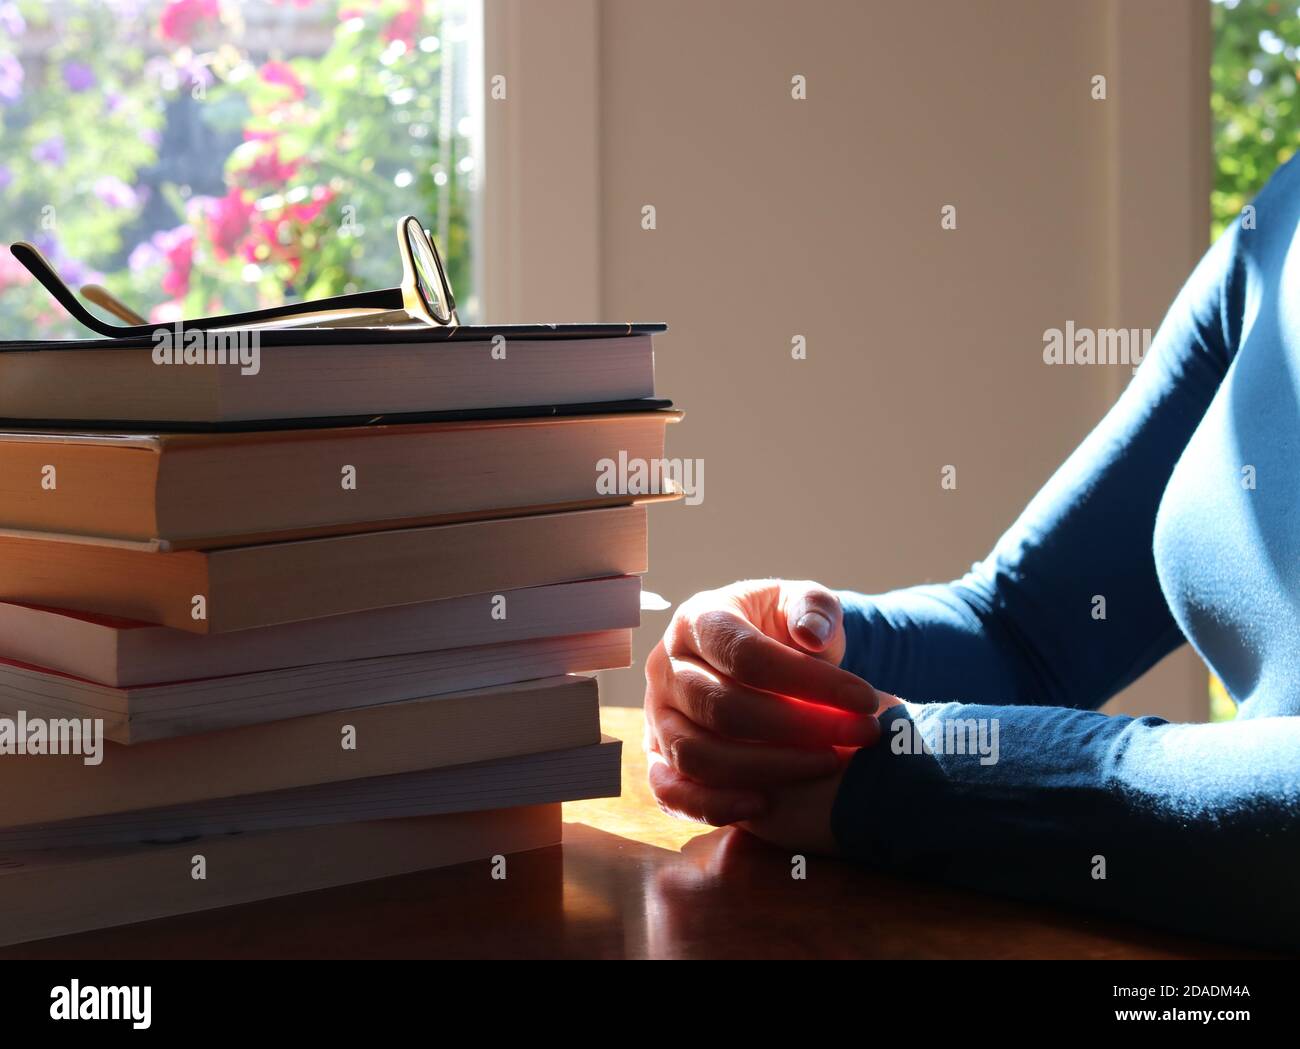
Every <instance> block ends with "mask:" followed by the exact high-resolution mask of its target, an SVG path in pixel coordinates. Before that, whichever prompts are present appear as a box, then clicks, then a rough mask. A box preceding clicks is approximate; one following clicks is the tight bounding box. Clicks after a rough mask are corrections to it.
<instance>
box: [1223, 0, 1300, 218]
mask: <svg viewBox="0 0 1300 1049" xmlns="http://www.w3.org/2000/svg"><path fill="white" fill-rule="evenodd" d="M1211 17H1212V19H1213V24H1214V56H1213V59H1212V60H1211V64H1210V91H1211V95H1210V110H1211V113H1212V114H1213V119H1214V172H1215V174H1214V191H1213V193H1212V194H1211V199H1210V205H1211V214H1212V222H1213V228H1212V230H1211V233H1212V236H1214V237H1217V236H1218V235H1219V234H1220V233H1222V232H1223V230H1224V228H1225V227H1227V225H1228V224H1229V223H1231V222H1233V221H1235V220H1236V219H1237V218H1239V217H1240V215H1241V209H1242V208H1243V207H1245V205H1246V204H1248V203H1250V200H1251V198H1252V197H1254V195H1255V194H1256V193H1258V192H1259V190H1260V188H1261V187H1262V186H1263V185H1264V183H1265V182H1267V181H1268V177H1269V176H1270V175H1271V174H1272V173H1273V171H1274V170H1275V169H1276V168H1277V167H1278V165H1279V164H1283V163H1285V162H1286V161H1287V160H1289V159H1290V158H1291V155H1292V154H1293V153H1295V151H1296V149H1297V147H1300V97H1298V96H1300V64H1297V55H1298V54H1300V5H1297V3H1296V2H1295V0H1292V2H1291V3H1289V4H1284V3H1279V2H1278V0H1212V3H1211Z"/></svg>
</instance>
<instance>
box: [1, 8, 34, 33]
mask: <svg viewBox="0 0 1300 1049" xmlns="http://www.w3.org/2000/svg"><path fill="white" fill-rule="evenodd" d="M0 29H3V30H4V31H5V32H6V33H8V34H9V36H11V37H18V36H22V35H23V34H24V33H25V32H27V21H26V19H24V18H23V13H22V12H21V11H19V10H18V5H17V4H15V3H5V4H0Z"/></svg>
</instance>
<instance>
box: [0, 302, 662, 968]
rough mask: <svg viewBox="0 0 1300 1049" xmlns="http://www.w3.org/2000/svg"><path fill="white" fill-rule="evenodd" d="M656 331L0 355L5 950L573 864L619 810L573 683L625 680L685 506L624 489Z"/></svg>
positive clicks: (527, 330)
mask: <svg viewBox="0 0 1300 1049" xmlns="http://www.w3.org/2000/svg"><path fill="white" fill-rule="evenodd" d="M659 330H662V326H659V325H642V326H619V327H617V328H611V327H609V326H594V325H593V326H575V327H570V328H563V327H533V326H530V327H510V328H502V329H492V330H484V329H478V330H475V329H458V330H455V331H452V332H450V333H447V332H438V333H437V336H438V337H437V338H432V337H431V336H430V334H429V332H428V329H423V330H422V331H418V332H410V331H406V330H400V331H392V332H383V331H379V330H373V329H369V330H365V331H352V332H350V333H344V332H339V331H329V332H323V331H321V330H319V329H317V330H315V331H311V330H296V331H277V332H271V331H268V332H262V333H258V335H257V336H251V335H250V336H249V337H250V338H256V339H257V342H258V343H259V346H258V355H259V360H258V361H257V366H256V368H255V369H250V368H248V367H243V368H241V367H240V366H239V365H238V363H234V364H232V363H217V362H213V361H212V360H210V359H209V360H196V361H195V362H194V363H192V364H189V365H186V364H183V363H179V362H171V363H162V364H160V363H158V359H157V355H156V354H155V353H153V352H152V348H151V347H150V345H149V343H148V341H146V340H142V339H135V340H129V339H121V340H105V341H100V342H95V343H84V342H82V343H61V344H49V343H23V344H13V343H10V344H4V345H0V420H2V421H3V427H4V430H5V432H3V433H0V893H3V894H4V897H5V901H6V902H5V906H4V908H3V909H0V943H15V942H21V941H24V940H30V939H36V938H44V937H48V936H54V935H60V934H63V933H67V932H72V931H77V930H82V929H87V928H93V927H100V926H107V925H117V924H124V923H128V922H135V921H141V920H145V919H150V918H156V917H162V916H165V915H169V914H175V913H180V912H184V911H192V910H200V909H206V908H211V907H218V906H225V905H229V904H234V903H240V902H246V901H250V900H254V899H261V898H266V897H271V896H277V895H284V894H288V893H294V892H302V891H309V890H314V889H319V888H325V887H329V886H334V885H339V884H344V883H348V882H353V881H360V880H367V879H372V878H378V877H386V876H389V875H395V874H401V873H407V872H410V871H415V870H420V869H425V868H429V867H434V866H439V865H444V864H451V863H460V862H466V861H470V860H476V859H489V858H495V857H500V856H506V855H508V854H509V853H512V852H518V851H521V850H526V849H532V848H538V847H542V846H547V845H554V844H557V843H558V842H559V840H560V827H561V824H560V809H559V805H560V803H561V802H563V801H569V800H575V799H579V798H590V797H607V796H612V795H616V794H617V793H618V790H619V756H620V755H619V743H618V742H617V741H613V740H609V739H602V737H601V733H600V723H599V711H598V696H597V684H596V680H595V678H593V677H590V676H584V675H588V674H590V673H591V672H594V671H599V670H604V669H612V668H617V667H625V666H627V665H629V663H630V662H631V630H632V628H633V627H635V626H636V625H637V624H638V622H639V616H640V580H639V575H640V574H641V573H643V572H644V571H645V570H646V567H647V565H646V516H647V507H646V505H645V504H646V502H648V501H651V500H652V499H654V498H671V497H672V496H673V494H674V493H672V492H662V491H638V490H628V488H629V486H628V485H626V484H614V485H610V484H609V483H608V479H609V471H610V466H611V464H623V468H625V466H626V464H627V463H659V462H662V461H663V455H664V438H665V430H666V425H667V424H668V423H669V422H672V421H675V420H676V419H677V418H678V417H679V413H677V412H674V411H672V410H670V407H669V405H668V402H666V401H662V400H655V399H654V396H655V391H654V373H653V354H652V348H651V337H652V335H653V333H654V332H656V331H659ZM245 334H248V333H245ZM503 345H504V346H505V350H504V353H503V352H501V347H502V346H503ZM244 360H245V363H247V357H245V358H244ZM602 478H604V480H605V481H606V483H603V484H602V483H601V479H602ZM631 487H632V488H635V485H633V486H631ZM485 876H486V875H485Z"/></svg>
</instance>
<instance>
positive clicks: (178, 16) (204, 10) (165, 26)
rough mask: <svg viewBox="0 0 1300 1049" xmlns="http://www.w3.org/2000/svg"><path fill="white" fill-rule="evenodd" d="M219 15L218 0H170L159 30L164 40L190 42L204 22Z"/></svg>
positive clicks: (163, 11)
mask: <svg viewBox="0 0 1300 1049" xmlns="http://www.w3.org/2000/svg"><path fill="white" fill-rule="evenodd" d="M219 15H220V10H219V8H218V5H217V0H168V2H167V5H166V6H165V7H164V8H163V10H162V15H161V16H160V17H159V19H158V32H159V34H160V35H161V36H162V38H163V39H164V40H170V41H172V42H173V43H177V44H188V43H189V42H190V39H191V38H192V37H193V36H194V33H195V31H196V30H197V29H198V28H199V26H200V25H201V24H202V23H203V22H215V21H216V20H217V18H218V16H219Z"/></svg>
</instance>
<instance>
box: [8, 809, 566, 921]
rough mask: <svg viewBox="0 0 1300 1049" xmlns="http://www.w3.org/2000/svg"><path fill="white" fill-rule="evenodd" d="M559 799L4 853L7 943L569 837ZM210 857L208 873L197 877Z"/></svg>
mask: <svg viewBox="0 0 1300 1049" xmlns="http://www.w3.org/2000/svg"><path fill="white" fill-rule="evenodd" d="M561 829H562V824H561V822H560V806H559V805H558V804H549V805H535V806H527V807H521V808H512V809H504V810H499V811H489V812H462V813H455V814H450V815H442V816H418V817H411V818H405V819H385V820H370V821H365V822H356V823H333V824H327V825H321V826H313V827H304V828H298V829H293V830H280V831H271V832H268V833H264V834H227V835H218V836H214V837H211V838H202V839H198V840H193V841H183V842H179V843H172V844H154V845H131V846H125V847H123V846H116V847H108V848H104V847H99V848H95V847H91V848H73V849H53V850H48V849H47V850H40V851H29V852H4V853H0V894H2V895H3V896H4V900H5V906H4V907H2V908H0V944H2V945H9V944H15V943H25V942H28V941H30V940H40V939H46V938H48V937H52V936H64V935H67V934H69V933H74V932H82V931H86V930H89V929H102V928H107V927H111V926H116V925H128V924H131V923H134V922H141V921H148V920H150V919H154V918H164V917H168V916H170V915H176V914H188V913H191V912H194V911H204V910H211V909H213V908H217V907H229V906H232V905H234V904H240V903H249V902H251V901H253V900H265V899H273V898H275V897H280V896H290V895H294V894H296V893H303V892H313V891H316V890H319V889H328V888H332V887H334V886H338V885H347V884H352V883H355V882H362V881H371V880H373V879H377V878H388V877H392V876H394V875H398V874H409V873H412V872H414V871H420V870H429V869H431V868H434V867H447V866H451V865H454V864H458V863H468V862H471V861H473V860H486V859H489V858H491V857H493V856H497V855H506V854H509V853H517V852H526V851H529V850H531V849H540V848H547V847H549V846H552V845H558V844H559V842H560V835H561ZM196 856H202V857H203V863H204V865H205V867H206V871H207V872H209V876H208V877H206V878H202V879H196V878H195V877H194V869H195V859H194V858H195V857H196Z"/></svg>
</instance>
